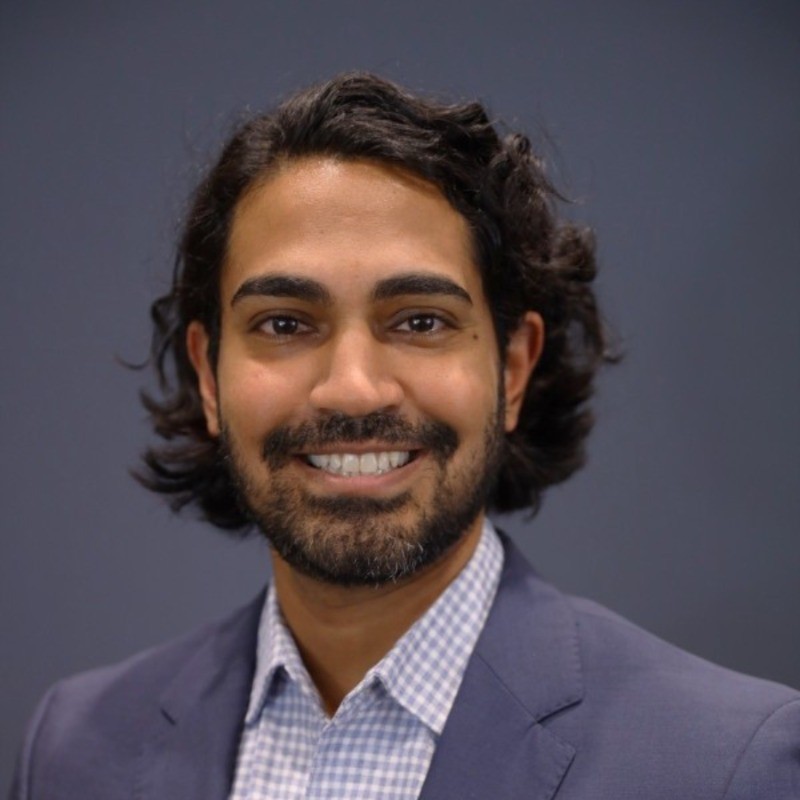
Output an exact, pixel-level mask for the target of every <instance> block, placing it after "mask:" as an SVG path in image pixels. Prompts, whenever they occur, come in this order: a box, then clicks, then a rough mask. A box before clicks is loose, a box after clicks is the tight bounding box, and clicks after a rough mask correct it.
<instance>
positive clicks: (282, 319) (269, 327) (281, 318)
mask: <svg viewBox="0 0 800 800" xmlns="http://www.w3.org/2000/svg"><path fill="white" fill-rule="evenodd" d="M307 328H308V326H307V325H304V324H303V323H302V322H300V320H298V319H296V318H295V317H290V316H286V315H276V316H273V317H269V318H268V319H265V320H263V321H262V322H261V323H260V325H259V329H260V330H261V331H262V332H264V333H265V334H267V335H268V336H296V335H297V334H299V333H303V332H304V331H305V330H306V329H307Z"/></svg>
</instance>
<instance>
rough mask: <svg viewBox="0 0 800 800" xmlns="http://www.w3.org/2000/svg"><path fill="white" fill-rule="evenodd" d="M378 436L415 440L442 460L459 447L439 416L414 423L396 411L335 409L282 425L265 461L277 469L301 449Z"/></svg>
mask: <svg viewBox="0 0 800 800" xmlns="http://www.w3.org/2000/svg"><path fill="white" fill-rule="evenodd" d="M371 440H377V441H380V442H382V443H385V444H389V445H391V444H398V445H401V444H402V445H408V444H412V443H413V444H414V446H415V448H416V447H419V448H422V449H424V450H428V451H429V452H430V453H431V454H432V455H433V456H434V457H435V458H436V459H437V460H438V461H440V462H442V463H443V462H445V461H447V460H448V459H449V458H450V457H451V456H452V455H453V453H454V452H455V451H456V449H457V448H458V445H459V438H458V434H457V433H456V431H455V430H454V429H453V428H451V427H450V426H449V425H447V424H446V423H444V422H439V421H436V420H431V421H426V422H421V423H412V422H409V421H408V420H406V419H403V418H402V417H399V416H397V415H396V414H389V413H387V412H385V411H375V412H373V413H371V414H367V415H365V416H363V417H351V416H349V415H348V414H341V413H335V414H331V415H329V416H326V417H324V418H321V419H319V420H315V421H308V422H302V423H300V424H298V425H282V426H280V427H278V428H276V429H275V430H274V431H272V432H271V433H270V434H269V435H268V436H267V437H266V438H265V439H264V445H263V448H262V456H263V458H264V461H266V463H267V464H268V465H269V466H270V467H271V468H273V469H277V468H279V467H282V466H284V465H285V464H286V463H287V462H288V461H289V459H290V458H291V457H292V455H293V454H294V453H296V452H297V451H298V450H303V451H306V452H309V451H311V452H313V451H314V448H315V447H319V446H327V445H333V444H337V445H338V444H356V443H360V442H367V441H371Z"/></svg>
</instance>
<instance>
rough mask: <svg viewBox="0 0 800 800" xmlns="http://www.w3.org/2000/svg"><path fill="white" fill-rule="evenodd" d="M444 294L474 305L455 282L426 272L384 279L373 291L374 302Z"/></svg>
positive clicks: (465, 292) (409, 273)
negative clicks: (407, 296)
mask: <svg viewBox="0 0 800 800" xmlns="http://www.w3.org/2000/svg"><path fill="white" fill-rule="evenodd" d="M435 294H443V295H449V296H450V297H457V298H458V299H459V300H463V301H465V302H466V303H469V305H472V304H473V303H472V298H471V297H470V296H469V293H468V292H467V291H466V289H463V288H462V287H461V286H459V285H458V284H457V283H456V282H455V281H451V280H450V278H445V277H443V276H441V275H430V274H428V273H424V272H408V273H405V274H403V275H395V276H393V277H391V278H384V280H382V281H378V283H377V284H376V286H375V288H374V289H373V291H372V299H373V300H390V299H391V298H393V297H401V296H403V295H435Z"/></svg>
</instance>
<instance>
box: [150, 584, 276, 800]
mask: <svg viewBox="0 0 800 800" xmlns="http://www.w3.org/2000/svg"><path fill="white" fill-rule="evenodd" d="M263 605H264V592H261V594H260V595H259V596H258V597H256V599H255V600H253V601H252V602H251V603H250V604H248V605H247V606H245V607H244V608H243V609H241V610H239V611H238V612H236V613H235V614H234V615H233V616H231V617H230V618H229V619H228V620H226V621H225V622H223V623H221V624H218V625H216V626H212V629H211V631H210V634H209V635H207V636H205V637H203V639H202V642H201V644H200V646H199V647H198V648H197V650H195V651H194V652H193V654H192V655H191V656H190V657H189V658H188V660H187V661H186V663H185V665H184V667H183V669H181V670H180V671H179V672H178V673H177V674H176V675H175V677H174V678H173V680H172V681H171V683H170V684H169V685H168V686H167V688H166V689H165V691H164V692H163V694H162V695H161V697H160V701H159V705H160V713H159V718H158V720H157V722H156V726H155V728H154V730H153V734H152V736H150V737H149V738H148V740H147V741H146V743H145V745H144V748H143V750H142V753H141V767H142V769H141V770H140V774H141V779H140V783H139V785H138V786H137V791H136V792H135V794H134V796H135V797H136V798H137V800H161V798H164V797H169V798H171V800H226V798H227V797H228V794H229V792H230V787H231V781H232V778H233V774H234V769H235V766H236V755H237V752H238V747H239V737H240V733H241V727H242V722H243V720H244V715H245V712H246V709H247V701H248V698H249V696H250V688H251V685H252V682H253V672H254V669H255V652H256V638H257V631H258V620H259V617H260V614H261V609H262V607H263Z"/></svg>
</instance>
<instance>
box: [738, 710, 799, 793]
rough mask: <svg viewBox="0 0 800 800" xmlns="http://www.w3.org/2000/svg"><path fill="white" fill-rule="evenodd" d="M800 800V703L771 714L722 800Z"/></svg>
mask: <svg viewBox="0 0 800 800" xmlns="http://www.w3.org/2000/svg"><path fill="white" fill-rule="evenodd" d="M755 798H758V800H800V699H798V700H792V701H791V702H789V703H786V704H785V705H782V706H780V707H779V708H778V709H777V710H776V711H773V712H772V713H771V714H770V715H769V716H768V717H767V718H766V719H765V720H764V722H763V723H762V724H761V725H760V726H759V727H758V729H757V730H756V732H755V733H754V734H753V736H752V738H751V739H750V741H749V743H748V745H747V747H746V748H745V749H744V751H743V752H742V754H741V756H740V757H739V760H738V762H737V764H736V768H735V769H734V771H733V774H732V776H731V779H730V781H729V783H728V787H727V791H726V792H725V794H724V800H754V799H755Z"/></svg>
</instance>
